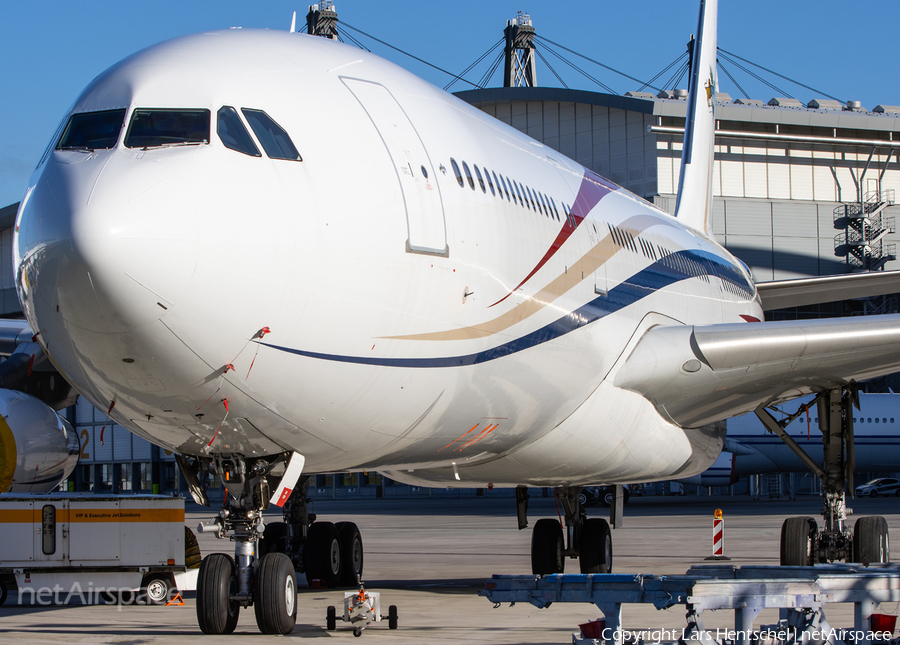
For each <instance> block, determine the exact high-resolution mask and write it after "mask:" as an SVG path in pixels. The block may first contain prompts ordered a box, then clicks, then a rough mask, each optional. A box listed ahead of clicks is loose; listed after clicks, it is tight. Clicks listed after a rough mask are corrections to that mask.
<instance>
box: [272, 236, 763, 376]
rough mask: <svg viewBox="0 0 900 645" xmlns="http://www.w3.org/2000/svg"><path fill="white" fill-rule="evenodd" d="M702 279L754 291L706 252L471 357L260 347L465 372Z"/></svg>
mask: <svg viewBox="0 0 900 645" xmlns="http://www.w3.org/2000/svg"><path fill="white" fill-rule="evenodd" d="M707 276H715V277H718V278H719V279H721V280H722V281H723V282H724V283H726V284H730V285H732V289H733V291H735V292H737V293H740V294H741V295H743V296H744V297H746V298H747V299H748V300H750V299H751V298H752V297H753V286H752V285H751V284H750V283H749V282H748V281H747V279H746V278H745V277H744V275H743V273H741V272H740V271H738V270H737V268H736V267H734V266H733V265H731V264H728V263H726V262H724V261H723V260H722V258H720V257H718V256H716V255H714V254H712V253H708V252H706V251H699V250H692V251H678V252H676V253H672V254H670V255H667V256H664V257H662V258H660V259H659V260H657V261H656V262H654V263H653V264H651V265H650V266H648V267H647V268H645V269H643V270H642V271H639V272H638V273H636V274H634V275H633V276H631V277H630V278H628V279H627V280H625V281H623V282H622V283H621V284H618V285H617V286H615V287H613V288H612V289H610V290H609V293H607V294H606V295H605V296H599V297H597V298H594V299H593V300H591V301H590V302H588V303H587V304H585V305H583V306H582V307H579V308H578V309H576V310H575V311H573V312H571V313H569V314H566V315H565V316H563V317H562V318H559V319H557V320H554V321H553V322H551V323H550V324H548V325H545V326H544V327H541V328H540V329H538V330H536V331H533V332H531V333H530V334H526V335H525V336H522V337H520V338H517V339H516V340H513V341H511V342H509V343H504V344H503V345H498V346H497V347H492V348H491V349H486V350H484V351H481V352H476V353H474V354H466V355H464V356H439V357H432V358H376V357H371V358H370V357H365V356H341V355H339V354H323V353H320V352H311V351H307V350H303V349H294V348H291V347H283V346H280V345H272V344H270V343H263V342H260V345H264V346H266V347H271V348H272V349H277V350H280V351H283V352H288V353H291V354H297V355H299V356H306V357H307V358H317V359H320V360H326V361H337V362H340V363H357V364H359V365H377V366H380V367H410V368H427V367H465V366H467V365H477V364H478V363H485V362H487V361H493V360H496V359H498V358H503V357H504V356H509V355H511V354H515V353H517V352H521V351H523V350H526V349H530V348H532V347H536V346H537V345H541V344H543V343H546V342H548V341H551V340H555V339H557V338H560V337H561V336H565V335H566V334H569V333H571V332H573V331H575V330H576V329H580V328H581V327H584V326H585V325H588V324H590V323H592V322H594V321H596V320H599V319H600V318H603V317H605V316H608V315H609V314H611V313H615V312H616V311H619V310H621V309H624V308H625V307H627V306H629V305H632V304H634V303H635V302H638V301H639V300H642V299H643V298H646V297H647V296H649V295H651V294H652V293H654V292H656V291H658V290H660V289H663V288H665V287H667V286H669V285H671V284H675V283H676V282H680V281H682V280H687V279H689V278H705V277H707Z"/></svg>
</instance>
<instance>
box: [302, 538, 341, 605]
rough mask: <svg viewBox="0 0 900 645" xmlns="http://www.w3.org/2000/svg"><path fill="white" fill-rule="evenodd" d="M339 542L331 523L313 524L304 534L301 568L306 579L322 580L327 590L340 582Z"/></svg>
mask: <svg viewBox="0 0 900 645" xmlns="http://www.w3.org/2000/svg"><path fill="white" fill-rule="evenodd" d="M341 567H342V563H341V542H340V540H339V539H338V532H337V528H335V526H334V524H332V523H331V522H313V523H312V525H310V527H309V531H308V532H307V534H306V546H305V547H304V548H303V568H304V569H305V570H306V579H307V581H308V582H310V583H312V581H313V579H315V578H318V579H319V580H322V581H323V582H324V583H325V585H326V586H327V587H328V588H329V589H334V588H335V587H337V586H338V584H339V583H340V581H341Z"/></svg>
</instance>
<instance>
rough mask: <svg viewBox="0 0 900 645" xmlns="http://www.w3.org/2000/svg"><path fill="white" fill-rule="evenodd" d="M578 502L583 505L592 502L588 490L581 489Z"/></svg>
mask: <svg viewBox="0 0 900 645" xmlns="http://www.w3.org/2000/svg"><path fill="white" fill-rule="evenodd" d="M578 503H579V504H581V505H582V506H587V505H588V504H590V503H591V498H590V496H589V495H588V494H587V493H586V492H584V491H581V492H580V493H578Z"/></svg>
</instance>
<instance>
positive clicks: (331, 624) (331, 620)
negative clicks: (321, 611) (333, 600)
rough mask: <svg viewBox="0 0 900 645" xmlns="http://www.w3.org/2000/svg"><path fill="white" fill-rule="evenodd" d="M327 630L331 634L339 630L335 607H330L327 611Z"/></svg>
mask: <svg viewBox="0 0 900 645" xmlns="http://www.w3.org/2000/svg"><path fill="white" fill-rule="evenodd" d="M325 629H327V630H328V631H330V632H333V631H334V630H335V629H337V611H336V610H335V608H334V605H328V609H326V610H325Z"/></svg>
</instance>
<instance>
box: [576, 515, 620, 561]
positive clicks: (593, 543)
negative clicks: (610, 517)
mask: <svg viewBox="0 0 900 645" xmlns="http://www.w3.org/2000/svg"><path fill="white" fill-rule="evenodd" d="M579 549H580V554H579V556H578V560H579V563H580V564H581V573H612V534H611V533H610V531H609V524H608V523H607V522H606V520H604V519H601V518H599V517H592V518H590V519H586V520H585V521H584V524H583V525H582V528H581V539H580V544H579Z"/></svg>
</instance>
